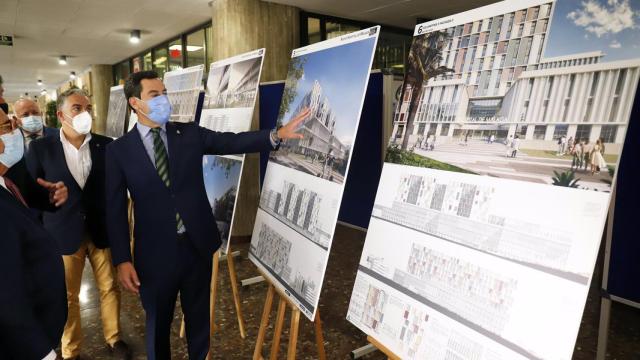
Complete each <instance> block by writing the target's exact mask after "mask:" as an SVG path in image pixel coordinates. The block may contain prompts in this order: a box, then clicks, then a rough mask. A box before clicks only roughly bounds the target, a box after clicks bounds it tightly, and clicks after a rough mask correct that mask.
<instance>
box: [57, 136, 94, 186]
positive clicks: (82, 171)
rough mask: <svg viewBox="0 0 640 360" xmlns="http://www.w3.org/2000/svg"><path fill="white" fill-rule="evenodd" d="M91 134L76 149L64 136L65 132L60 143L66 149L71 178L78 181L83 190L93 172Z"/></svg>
mask: <svg viewBox="0 0 640 360" xmlns="http://www.w3.org/2000/svg"><path fill="white" fill-rule="evenodd" d="M89 140H91V134H87V135H86V136H85V138H84V142H83V143H82V145H80V148H79V149H76V147H75V146H73V145H72V144H71V143H70V142H69V140H67V138H66V137H65V136H64V131H60V141H61V142H62V148H63V149H64V157H65V159H66V160H67V167H68V168H69V172H70V173H71V176H73V178H74V179H75V180H76V182H77V183H78V185H80V188H81V189H84V185H85V184H86V183H87V178H88V177H89V173H90V172H91V150H90V149H89Z"/></svg>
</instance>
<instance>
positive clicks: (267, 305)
mask: <svg viewBox="0 0 640 360" xmlns="http://www.w3.org/2000/svg"><path fill="white" fill-rule="evenodd" d="M275 291H276V290H275V289H274V287H273V285H269V290H268V291H267V298H266V299H265V301H264V310H262V318H261V319H260V328H259V329H258V338H257V339H256V348H255V350H254V351H253V360H259V359H262V346H263V345H264V336H265V334H266V333H267V326H269V313H271V305H272V304H273V294H274V293H275Z"/></svg>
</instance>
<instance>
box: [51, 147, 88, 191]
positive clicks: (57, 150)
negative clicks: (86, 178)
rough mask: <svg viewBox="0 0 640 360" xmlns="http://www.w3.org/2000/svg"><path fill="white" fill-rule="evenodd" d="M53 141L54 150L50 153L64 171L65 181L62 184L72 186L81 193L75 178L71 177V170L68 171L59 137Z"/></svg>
mask: <svg viewBox="0 0 640 360" xmlns="http://www.w3.org/2000/svg"><path fill="white" fill-rule="evenodd" d="M53 139H54V140H53V143H52V144H53V147H54V149H53V151H52V153H53V154H54V156H55V158H56V161H57V162H58V163H59V164H60V165H59V166H61V168H62V169H64V173H65V176H66V179H64V180H65V181H64V183H65V184H73V185H75V186H76V187H77V188H78V190H80V191H82V188H81V187H80V185H79V184H78V182H77V181H76V178H74V177H73V175H72V174H71V170H69V166H68V165H67V157H66V156H65V155H64V148H63V147H62V141H60V138H59V137H58V138H56V137H54V138H53Z"/></svg>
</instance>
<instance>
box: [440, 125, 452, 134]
mask: <svg viewBox="0 0 640 360" xmlns="http://www.w3.org/2000/svg"><path fill="white" fill-rule="evenodd" d="M450 128H451V124H442V127H440V136H447V135H449V129H450Z"/></svg>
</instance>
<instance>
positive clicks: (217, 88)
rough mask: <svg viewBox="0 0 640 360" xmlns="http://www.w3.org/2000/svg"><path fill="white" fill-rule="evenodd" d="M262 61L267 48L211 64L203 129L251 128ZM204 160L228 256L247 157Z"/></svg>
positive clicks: (205, 173)
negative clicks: (245, 158)
mask: <svg viewBox="0 0 640 360" xmlns="http://www.w3.org/2000/svg"><path fill="white" fill-rule="evenodd" d="M263 59H264V49H258V50H254V51H251V52H248V53H244V54H240V55H237V56H234V57H231V58H228V59H224V60H220V61H217V62H215V63H212V64H211V66H210V69H209V77H208V79H207V92H206V96H205V101H204V105H203V108H202V113H201V115H200V126H202V127H204V128H207V129H209V130H213V131H221V132H234V133H238V132H243V131H249V130H250V129H251V120H252V118H253V111H254V105H255V102H256V95H257V92H258V85H259V82H260V73H261V69H262V63H263ZM202 161H203V163H202V168H203V177H204V184H205V189H206V191H207V197H208V199H209V204H210V205H211V210H212V211H213V216H214V218H215V219H216V225H217V227H218V231H219V232H220V238H221V240H222V246H221V247H220V248H221V249H222V251H223V252H224V253H228V252H229V238H230V236H231V233H232V232H233V219H234V214H235V208H236V203H237V194H238V191H239V189H240V181H241V174H242V168H243V166H244V155H227V156H218V155H205V156H204V157H203V160H202Z"/></svg>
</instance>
